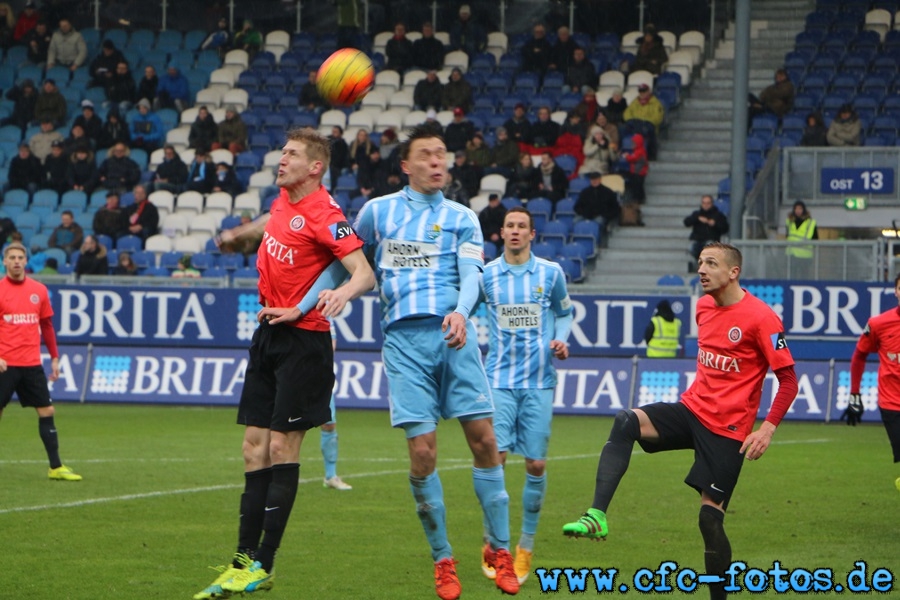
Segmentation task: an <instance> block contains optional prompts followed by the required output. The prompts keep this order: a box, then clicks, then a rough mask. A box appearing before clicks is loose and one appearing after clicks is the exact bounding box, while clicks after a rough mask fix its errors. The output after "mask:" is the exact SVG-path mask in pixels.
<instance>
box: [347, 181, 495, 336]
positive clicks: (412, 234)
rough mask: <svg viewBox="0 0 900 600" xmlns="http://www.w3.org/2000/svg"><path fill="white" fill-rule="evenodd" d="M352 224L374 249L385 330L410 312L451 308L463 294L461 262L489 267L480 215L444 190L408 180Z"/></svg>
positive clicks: (367, 207) (368, 206)
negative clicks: (422, 188) (427, 191)
mask: <svg viewBox="0 0 900 600" xmlns="http://www.w3.org/2000/svg"><path fill="white" fill-rule="evenodd" d="M411 200H414V201H415V202H416V204H417V205H418V206H416V204H413V202H411ZM353 228H354V229H355V230H356V233H357V235H359V237H361V238H362V239H363V242H364V243H365V245H364V247H363V250H364V251H365V252H366V253H367V254H368V253H369V252H370V251H371V250H372V249H374V250H375V255H374V258H375V276H376V278H377V280H378V287H379V292H380V295H381V327H382V330H385V329H387V328H388V326H389V325H390V324H391V323H393V322H394V321H399V320H400V319H405V318H407V317H412V316H424V315H434V316H437V317H444V316H446V315H448V314H450V313H451V312H453V310H454V309H455V308H456V306H457V303H458V300H459V286H460V274H459V265H460V264H463V263H469V264H472V265H475V266H477V267H478V269H479V270H481V269H482V268H483V267H484V239H483V237H482V234H481V226H480V225H479V224H478V217H476V216H475V213H474V212H472V211H471V210H470V209H468V208H466V207H465V206H463V205H461V204H459V203H457V202H453V201H451V200H446V199H445V198H444V196H443V194H441V193H440V192H438V193H436V194H433V195H431V196H426V195H424V194H420V193H419V192H416V191H414V190H412V189H411V188H410V187H409V186H407V187H405V188H403V189H402V190H400V191H399V192H396V193H394V194H388V195H387V196H382V197H380V198H373V199H372V200H369V201H368V202H366V203H365V204H364V205H363V207H362V210H360V211H359V215H357V218H356V223H355V224H354V227H353Z"/></svg>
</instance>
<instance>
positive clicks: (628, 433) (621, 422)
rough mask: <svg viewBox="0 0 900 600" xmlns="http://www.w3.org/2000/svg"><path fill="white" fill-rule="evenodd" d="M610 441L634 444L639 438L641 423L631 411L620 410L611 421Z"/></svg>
mask: <svg viewBox="0 0 900 600" xmlns="http://www.w3.org/2000/svg"><path fill="white" fill-rule="evenodd" d="M609 437H610V439H614V438H615V439H617V440H624V441H628V442H634V441H637V440H638V439H640V437H641V422H640V419H638V416H637V415H636V414H634V411H633V410H620V411H619V412H618V414H616V418H615V419H613V426H612V429H610V431H609Z"/></svg>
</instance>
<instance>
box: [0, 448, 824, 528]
mask: <svg viewBox="0 0 900 600" xmlns="http://www.w3.org/2000/svg"><path fill="white" fill-rule="evenodd" d="M830 441H831V440H829V439H824V438H823V439H815V440H779V441H775V442H772V444H773V445H774V444H822V443H825V442H830ZM634 454H643V452H642V451H640V450H635V451H634ZM597 456H598V454H597V453H590V454H573V455H570V456H551V457H550V461H551V462H552V461H560V460H580V459H583V458H596V457H597ZM454 460H456V461H465V464H457V465H450V466H448V467H442V468H441V469H440V470H441V471H458V470H460V469H467V468H470V466H471V460H467V459H454ZM7 462H16V461H7ZM21 462H25V461H21ZM82 462H90V461H82ZM348 462H350V461H348ZM444 462H445V463H446V462H450V460H445V461H444ZM507 462H510V463H513V464H516V463H520V462H522V460H521V459H512V460H509V461H507ZM408 473H409V469H397V470H390V471H372V472H368V473H355V474H352V475H347V478H348V479H350V478H352V479H364V478H366V477H383V476H388V475H406V474H408ZM319 481H321V478H319V477H313V478H307V479H303V478H301V479H300V484H301V485H303V484H307V483H318V482H319ZM82 485H83V484H82ZM242 487H243V484H239V483H233V484H222V485H210V486H205V487H196V488H184V489H180V490H162V491H156V492H144V493H141V494H125V495H122V496H108V497H106V498H90V499H88V500H78V501H75V502H60V503H57V504H40V505H36V506H16V507H13V508H2V509H0V515H6V514H11V513H20V512H35V511H41V510H53V509H58V508H78V507H81V506H91V505H94V504H109V503H111V502H128V501H131V500H143V499H145V498H159V497H162V496H177V495H180V494H198V493H202V492H219V491H222V490H236V489H240V488H242Z"/></svg>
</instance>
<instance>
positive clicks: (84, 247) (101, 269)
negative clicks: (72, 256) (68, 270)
mask: <svg viewBox="0 0 900 600" xmlns="http://www.w3.org/2000/svg"><path fill="white" fill-rule="evenodd" d="M75 274H76V275H78V276H79V277H81V276H82V275H109V257H108V255H107V251H106V246H104V245H103V244H100V243H98V242H97V238H95V237H94V236H92V235H88V236H85V238H84V242H82V244H81V255H80V256H79V257H78V262H77V263H75Z"/></svg>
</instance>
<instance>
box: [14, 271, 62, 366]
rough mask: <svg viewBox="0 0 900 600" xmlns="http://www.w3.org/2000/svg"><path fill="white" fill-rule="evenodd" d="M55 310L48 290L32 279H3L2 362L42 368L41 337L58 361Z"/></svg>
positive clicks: (51, 354)
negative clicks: (54, 320) (53, 318)
mask: <svg viewBox="0 0 900 600" xmlns="http://www.w3.org/2000/svg"><path fill="white" fill-rule="evenodd" d="M52 317H53V308H52V307H51V306H50V296H49V295H48V294H47V286H45V285H44V284H43V283H41V282H39V281H35V280H34V279H32V278H30V277H26V278H25V279H24V280H23V281H13V280H12V279H10V278H9V277H4V278H3V279H0V358H2V359H3V360H5V361H6V364H7V365H9V366H10V367H36V366H40V364H41V333H42V332H43V334H44V341H45V342H46V344H47V350H49V352H50V356H51V357H52V358H58V357H59V352H58V350H57V348H56V334H55V332H54V331H53V322H52V320H51V319H52Z"/></svg>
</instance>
